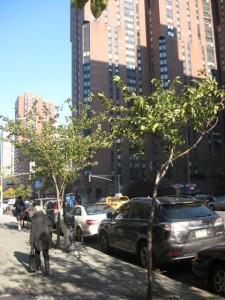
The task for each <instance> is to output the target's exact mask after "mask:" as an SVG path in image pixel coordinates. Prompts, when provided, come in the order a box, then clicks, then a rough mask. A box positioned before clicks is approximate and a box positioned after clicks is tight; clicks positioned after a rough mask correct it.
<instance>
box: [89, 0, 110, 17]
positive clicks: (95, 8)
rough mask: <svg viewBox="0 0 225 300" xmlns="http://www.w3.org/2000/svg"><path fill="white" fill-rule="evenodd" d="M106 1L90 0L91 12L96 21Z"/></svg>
mask: <svg viewBox="0 0 225 300" xmlns="http://www.w3.org/2000/svg"><path fill="white" fill-rule="evenodd" d="M107 3H108V0H91V12H92V14H93V16H94V17H95V18H96V19H97V18H99V17H100V16H101V14H102V12H103V10H104V9H106V7H107Z"/></svg>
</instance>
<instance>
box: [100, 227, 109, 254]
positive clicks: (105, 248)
mask: <svg viewBox="0 0 225 300" xmlns="http://www.w3.org/2000/svg"><path fill="white" fill-rule="evenodd" d="M99 243H100V246H101V250H102V252H104V253H109V252H110V247H109V241H108V238H107V235H106V233H105V232H104V231H102V232H101V233H100V236H99Z"/></svg>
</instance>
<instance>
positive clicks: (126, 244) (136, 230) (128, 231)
mask: <svg viewBox="0 0 225 300" xmlns="http://www.w3.org/2000/svg"><path fill="white" fill-rule="evenodd" d="M149 215H150V212H149V211H148V210H147V208H146V207H145V206H144V205H143V204H142V203H133V204H132V206H131V208H130V210H129V214H128V216H127V218H126V219H124V222H123V236H122V238H121V247H122V248H123V249H124V250H126V251H129V252H132V253H136V249H137V242H138V241H139V239H140V238H142V239H147V228H148V219H149Z"/></svg>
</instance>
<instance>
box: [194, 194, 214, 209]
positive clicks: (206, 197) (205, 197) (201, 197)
mask: <svg viewBox="0 0 225 300" xmlns="http://www.w3.org/2000/svg"><path fill="white" fill-rule="evenodd" d="M195 199H197V200H201V201H202V204H203V205H205V206H208V203H209V202H212V201H214V197H213V196H210V195H204V194H199V195H195Z"/></svg>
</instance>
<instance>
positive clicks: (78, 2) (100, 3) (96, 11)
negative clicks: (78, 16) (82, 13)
mask: <svg viewBox="0 0 225 300" xmlns="http://www.w3.org/2000/svg"><path fill="white" fill-rule="evenodd" d="M87 2H89V4H90V8H91V12H92V14H93V16H94V17H95V18H96V19H97V18H99V17H100V16H101V14H102V12H103V10H104V9H106V7H107V4H108V0H71V6H75V7H76V8H77V9H82V8H83V7H84V6H85V5H86V3H87Z"/></svg>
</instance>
